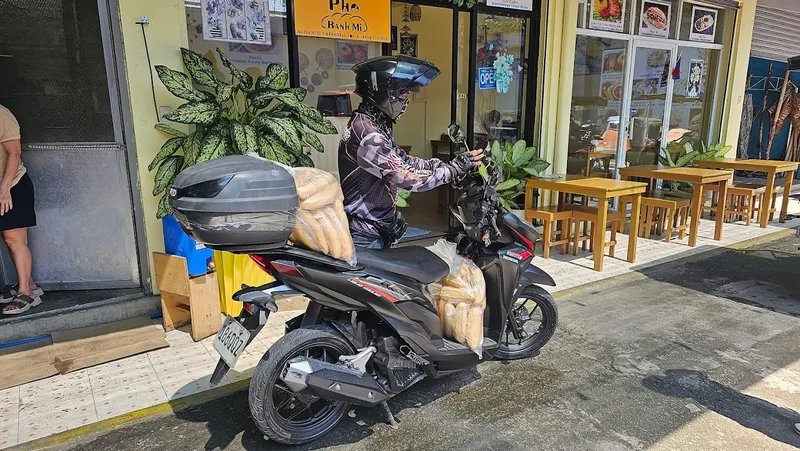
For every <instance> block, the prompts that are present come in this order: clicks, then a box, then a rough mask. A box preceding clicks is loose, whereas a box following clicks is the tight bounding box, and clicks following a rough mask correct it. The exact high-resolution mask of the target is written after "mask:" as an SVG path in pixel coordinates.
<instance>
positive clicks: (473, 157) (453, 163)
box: [449, 149, 483, 179]
mask: <svg viewBox="0 0 800 451" xmlns="http://www.w3.org/2000/svg"><path fill="white" fill-rule="evenodd" d="M482 159H483V149H478V150H473V151H471V152H465V153H462V154H461V155H458V156H457V157H455V158H453V159H452V160H450V163H449V166H450V169H451V170H452V171H453V176H454V177H455V178H456V179H461V178H462V177H464V176H465V175H467V174H469V173H471V172H472V171H475V170H477V169H478V167H479V166H480V165H481V160H482Z"/></svg>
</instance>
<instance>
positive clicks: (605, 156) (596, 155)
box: [576, 150, 617, 177]
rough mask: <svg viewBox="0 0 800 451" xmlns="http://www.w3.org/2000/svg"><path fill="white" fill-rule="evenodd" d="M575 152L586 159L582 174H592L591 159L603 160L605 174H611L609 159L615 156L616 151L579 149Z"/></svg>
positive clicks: (587, 175) (588, 175)
mask: <svg viewBox="0 0 800 451" xmlns="http://www.w3.org/2000/svg"><path fill="white" fill-rule="evenodd" d="M576 153H577V154H579V155H581V156H583V158H584V159H585V160H586V163H585V168H584V171H583V174H584V175H585V176H586V177H590V176H591V175H592V160H605V164H606V175H610V174H611V159H612V158H614V157H616V156H617V152H616V151H613V150H579V151H577V152H576Z"/></svg>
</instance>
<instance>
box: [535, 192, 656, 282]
mask: <svg viewBox="0 0 800 451" xmlns="http://www.w3.org/2000/svg"><path fill="white" fill-rule="evenodd" d="M536 189H543V190H549V191H558V192H561V193H571V194H578V195H582V196H587V197H594V198H597V199H598V202H597V226H596V227H594V231H593V236H592V247H593V253H594V257H593V258H594V269H595V271H602V270H603V256H604V255H605V249H606V246H605V238H606V226H607V223H608V200H609V199H613V198H615V197H620V196H630V197H631V199H632V201H631V202H632V203H633V208H632V213H631V231H632V233H631V234H630V239H629V240H628V262H630V263H633V262H635V261H636V240H637V237H638V233H636V231H637V230H639V210H640V208H641V205H642V194H643V193H644V192H645V191H646V190H647V184H645V183H639V182H628V181H624V180H614V179H604V178H599V177H583V176H578V177H575V176H561V178H560V179H541V178H534V179H528V183H527V184H526V185H525V205H526V206H529V205H532V201H533V190H536Z"/></svg>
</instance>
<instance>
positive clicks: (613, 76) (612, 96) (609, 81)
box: [600, 49, 626, 102]
mask: <svg viewBox="0 0 800 451" xmlns="http://www.w3.org/2000/svg"><path fill="white" fill-rule="evenodd" d="M625 53H626V51H625V49H609V50H603V67H602V69H601V71H600V97H602V98H604V99H606V100H608V101H610V102H619V101H621V100H622V78H623V77H622V75H623V72H624V71H625Z"/></svg>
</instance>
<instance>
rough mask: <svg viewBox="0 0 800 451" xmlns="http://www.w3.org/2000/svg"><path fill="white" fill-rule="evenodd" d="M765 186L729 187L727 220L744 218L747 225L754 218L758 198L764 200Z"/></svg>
mask: <svg viewBox="0 0 800 451" xmlns="http://www.w3.org/2000/svg"><path fill="white" fill-rule="evenodd" d="M765 192H766V190H765V189H764V187H763V186H762V187H756V186H752V185H750V186H746V185H737V184H734V185H733V186H729V187H728V201H727V202H728V204H727V209H726V211H725V220H726V221H732V220H734V219H736V218H739V219H744V220H745V223H746V224H747V225H750V223H751V222H752V220H753V215H754V214H755V204H756V199H761V202H763V199H764V193H765Z"/></svg>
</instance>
